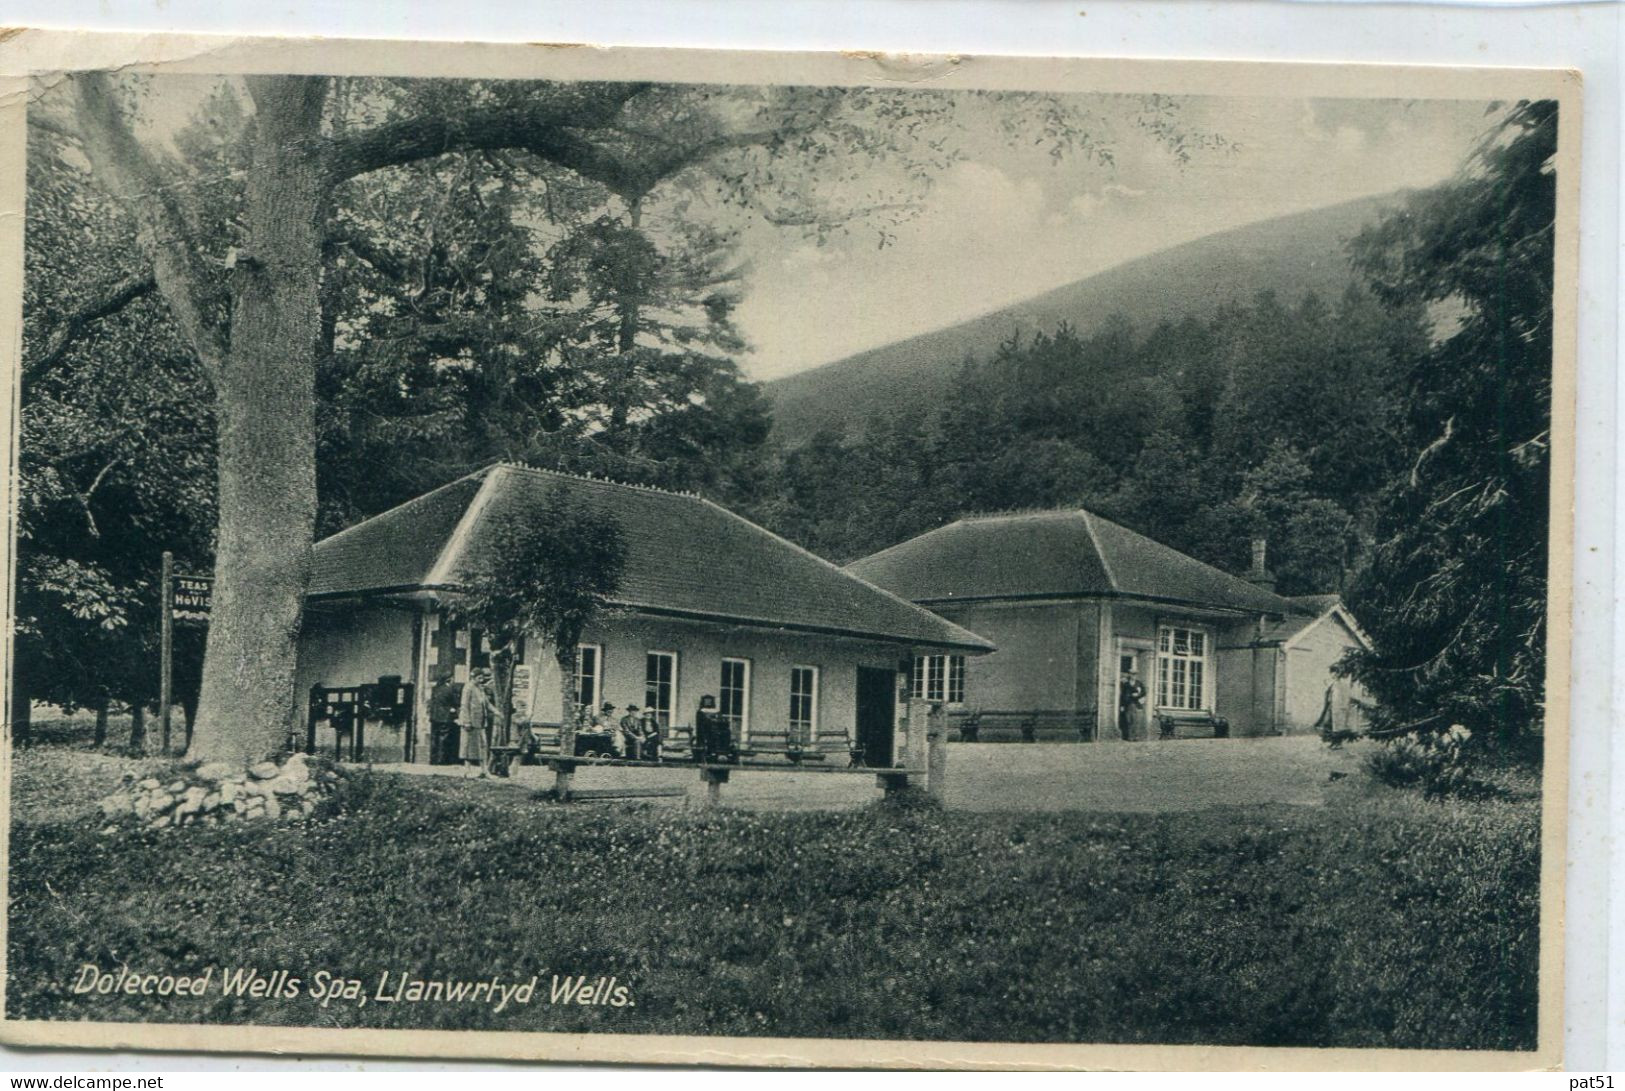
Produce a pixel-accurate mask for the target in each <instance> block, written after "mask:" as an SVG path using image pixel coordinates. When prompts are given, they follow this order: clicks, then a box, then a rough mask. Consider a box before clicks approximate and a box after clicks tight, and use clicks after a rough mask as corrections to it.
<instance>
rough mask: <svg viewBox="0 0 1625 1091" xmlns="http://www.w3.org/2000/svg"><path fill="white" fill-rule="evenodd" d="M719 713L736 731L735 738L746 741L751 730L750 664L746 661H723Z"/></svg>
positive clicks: (718, 695)
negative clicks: (747, 733) (746, 735)
mask: <svg viewBox="0 0 1625 1091" xmlns="http://www.w3.org/2000/svg"><path fill="white" fill-rule="evenodd" d="M717 703H718V704H719V705H720V706H721V708H720V709H719V711H720V712H721V713H722V715H723V716H725V717H727V719H728V724H729V726H731V727H732V728H733V729H734V737H735V738H736V739H739V740H740V741H743V740H744V737H745V733H746V732H747V731H748V730H749V729H750V663H749V662H748V661H747V660H744V659H724V660H723V661H722V684H721V686H720V687H719V692H718V694H717Z"/></svg>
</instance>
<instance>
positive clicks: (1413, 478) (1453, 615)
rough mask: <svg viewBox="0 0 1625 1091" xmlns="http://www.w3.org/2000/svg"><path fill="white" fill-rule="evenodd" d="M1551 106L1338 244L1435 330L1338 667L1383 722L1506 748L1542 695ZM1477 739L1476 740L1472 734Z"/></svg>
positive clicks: (1528, 108) (1527, 111)
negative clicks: (1352, 633) (1492, 739)
mask: <svg viewBox="0 0 1625 1091" xmlns="http://www.w3.org/2000/svg"><path fill="white" fill-rule="evenodd" d="M1557 120H1558V119H1557V104H1556V103H1554V102H1520V103H1518V104H1516V105H1515V106H1513V107H1511V108H1510V109H1508V110H1507V111H1506V113H1505V116H1504V118H1503V119H1502V120H1501V121H1500V123H1499V124H1498V125H1497V126H1496V127H1495V128H1494V130H1493V131H1492V132H1491V133H1490V134H1489V135H1488V136H1487V137H1486V138H1485V139H1484V141H1483V142H1482V144H1481V145H1480V146H1479V147H1478V148H1477V150H1476V151H1475V153H1474V155H1473V157H1472V159H1471V160H1470V162H1469V164H1468V166H1467V168H1466V169H1465V170H1464V171H1463V172H1462V174H1461V175H1460V176H1459V177H1458V178H1456V179H1455V180H1453V181H1451V182H1449V183H1446V184H1445V185H1442V186H1439V187H1437V188H1435V189H1432V190H1428V191H1426V192H1423V193H1420V194H1418V195H1416V196H1415V197H1413V198H1412V199H1411V200H1410V201H1409V203H1408V204H1407V206H1406V208H1405V209H1404V210H1403V212H1401V213H1399V214H1397V215H1394V216H1392V217H1390V218H1388V219H1387V220H1385V221H1383V222H1382V223H1380V224H1379V225H1377V226H1376V227H1374V228H1372V229H1371V230H1369V231H1367V232H1365V233H1364V234H1362V235H1361V236H1360V237H1359V238H1357V239H1356V240H1355V242H1354V248H1353V249H1354V254H1355V256H1356V258H1357V260H1358V262H1359V265H1360V268H1361V269H1362V270H1364V272H1365V274H1366V276H1367V278H1368V279H1369V281H1370V284H1371V287H1372V290H1373V291H1374V292H1375V293H1376V294H1377V295H1378V296H1379V298H1381V299H1383V300H1384V301H1386V302H1388V303H1390V304H1391V305H1393V306H1396V307H1416V306H1423V305H1425V306H1429V307H1431V308H1433V310H1434V313H1435V314H1437V315H1439V316H1440V318H1441V320H1442V326H1443V328H1442V329H1441V330H1440V332H1439V335H1438V337H1437V339H1436V341H1435V342H1434V344H1433V345H1432V347H1431V349H1430V350H1429V351H1428V352H1427V353H1426V354H1424V355H1423V356H1422V357H1420V358H1419V359H1418V360H1417V361H1416V363H1415V366H1414V367H1412V368H1411V369H1410V371H1409V372H1408V374H1406V375H1405V376H1404V391H1405V398H1406V405H1407V407H1408V412H1407V415H1406V419H1405V421H1404V428H1403V436H1404V454H1405V458H1406V462H1407V468H1406V470H1405V471H1404V472H1402V473H1401V474H1400V475H1399V476H1398V479H1397V480H1396V481H1395V482H1394V483H1393V484H1392V486H1391V487H1389V488H1388V489H1386V490H1385V491H1384V493H1383V494H1382V497H1381V500H1380V508H1379V510H1380V516H1379V519H1378V523H1377V532H1376V537H1377V543H1376V548H1375V551H1374V554H1373V557H1372V561H1371V565H1370V568H1369V570H1368V571H1367V573H1366V574H1365V576H1364V578H1362V579H1361V581H1360V583H1359V585H1358V586H1357V587H1356V588H1355V589H1354V594H1353V603H1354V606H1355V608H1356V610H1357V611H1358V613H1359V615H1360V617H1361V620H1362V621H1363V623H1364V624H1365V625H1366V627H1367V628H1368V629H1369V630H1370V632H1371V635H1372V638H1373V640H1374V641H1375V642H1376V645H1377V650H1376V651H1375V652H1373V653H1371V654H1369V655H1360V656H1357V657H1355V658H1354V660H1353V661H1352V663H1351V664H1350V666H1351V669H1352V672H1353V675H1354V677H1356V678H1358V679H1359V680H1360V681H1361V682H1363V683H1364V684H1365V685H1366V686H1367V687H1368V688H1369V689H1370V690H1371V691H1372V692H1373V693H1374V694H1375V695H1376V696H1377V697H1378V698H1379V699H1380V700H1381V702H1382V706H1383V709H1384V714H1385V717H1386V719H1387V720H1388V722H1389V724H1390V726H1398V727H1420V728H1422V729H1433V728H1437V727H1442V726H1447V725H1449V724H1450V723H1453V722H1459V723H1462V724H1464V725H1466V726H1467V727H1469V728H1471V729H1472V730H1473V731H1474V734H1475V737H1483V736H1499V737H1503V738H1504V737H1507V736H1514V735H1517V734H1520V733H1522V732H1525V731H1528V730H1530V728H1531V727H1532V725H1534V724H1536V723H1537V722H1538V721H1539V718H1540V716H1541V710H1542V706H1543V703H1544V698H1545V690H1544V677H1545V655H1546V609H1547V598H1546V595H1547V584H1546V568H1547V559H1548V558H1547V547H1546V539H1547V532H1548V528H1549V525H1550V523H1549V519H1550V515H1549V506H1550V491H1549V474H1550V470H1551V458H1550V449H1551V432H1550V428H1551V384H1552V290H1553V263H1552V256H1553V241H1554V231H1553V224H1554V220H1555V216H1556V194H1557V189H1556V177H1555V174H1554V171H1553V168H1552V157H1553V155H1554V154H1555V152H1556V149H1557ZM1484 729H1489V730H1487V731H1486V730H1484Z"/></svg>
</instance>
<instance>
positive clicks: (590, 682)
mask: <svg viewBox="0 0 1625 1091" xmlns="http://www.w3.org/2000/svg"><path fill="white" fill-rule="evenodd" d="M603 662H604V649H603V648H602V647H601V646H600V645H597V644H577V645H576V678H575V682H576V703H577V704H581V705H585V706H586V707H588V708H595V707H596V706H597V704H598V693H599V690H600V689H601V688H602V687H601V686H600V685H599V678H600V672H601V671H602V668H603Z"/></svg>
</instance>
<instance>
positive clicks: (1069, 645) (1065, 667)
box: [931, 602, 1098, 711]
mask: <svg viewBox="0 0 1625 1091" xmlns="http://www.w3.org/2000/svg"><path fill="white" fill-rule="evenodd" d="M931 609H932V610H933V611H935V612H936V613H938V614H941V615H942V616H943V617H945V618H947V619H948V620H949V621H952V622H954V623H955V624H956V625H961V626H963V627H964V628H966V629H969V630H970V631H971V632H973V633H975V634H977V635H978V636H982V637H986V638H987V639H988V640H991V641H992V642H993V643H994V644H995V645H997V647H998V650H997V651H995V652H993V653H991V654H989V655H984V656H968V657H966V660H965V703H966V704H967V705H970V706H974V707H977V708H981V709H983V710H985V711H1030V710H1035V709H1039V710H1045V711H1056V710H1061V711H1072V710H1077V709H1080V708H1090V707H1092V706H1093V701H1094V694H1093V692H1092V691H1091V687H1090V685H1089V679H1091V678H1092V677H1093V671H1094V663H1095V658H1094V657H1095V654H1096V653H1095V652H1094V651H1092V650H1086V649H1085V648H1084V647H1082V646H1083V645H1090V644H1092V634H1093V633H1094V631H1095V628H1096V626H1097V624H1098V623H1097V621H1096V618H1097V616H1098V607H1097V606H1096V605H1095V604H1093V603H1089V604H1085V605H1082V606H1080V604H1078V603H1075V602H1068V603H1039V604H1031V603H964V604H949V605H935V606H932V607H931ZM1085 615H1087V619H1088V621H1089V624H1088V625H1087V626H1084V625H1083V622H1084V620H1085ZM1080 637H1083V638H1084V639H1081V640H1080ZM1080 671H1081V673H1080ZM1080 682H1081V683H1082V684H1081V685H1080Z"/></svg>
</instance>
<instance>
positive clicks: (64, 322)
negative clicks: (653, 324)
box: [23, 272, 158, 379]
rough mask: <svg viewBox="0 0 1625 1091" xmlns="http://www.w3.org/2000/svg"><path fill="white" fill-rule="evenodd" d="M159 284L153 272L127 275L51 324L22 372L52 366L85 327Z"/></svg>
mask: <svg viewBox="0 0 1625 1091" xmlns="http://www.w3.org/2000/svg"><path fill="white" fill-rule="evenodd" d="M157 286H158V284H157V281H156V280H154V279H153V276H152V273H151V272H144V273H136V274H135V275H133V276H128V277H125V278H124V279H123V280H121V281H119V282H118V283H117V284H115V285H113V286H112V287H111V288H109V289H108V290H107V291H106V292H104V293H103V294H102V295H101V296H100V297H99V298H97V299H95V300H92V301H91V302H90V303H88V304H86V305H85V306H83V307H81V308H79V309H78V310H77V311H74V312H73V313H72V314H69V315H67V316H66V317H64V318H62V319H61V320H59V321H58V322H57V323H56V325H55V326H53V327H52V328H51V332H50V335H49V336H47V337H46V338H45V347H44V348H43V349H41V350H40V351H39V352H38V353H36V354H35V356H34V358H33V359H31V360H25V361H24V362H23V376H24V377H25V378H28V379H34V378H37V377H38V376H39V375H40V374H41V373H43V372H45V371H48V370H50V369H51V368H52V367H54V366H55V365H56V362H57V361H58V360H60V359H61V358H62V354H63V353H65V352H67V350H68V346H69V345H71V344H73V342H74V341H75V340H77V339H78V338H79V337H80V336H81V335H82V334H83V333H84V332H85V329H86V327H88V326H90V325H91V324H92V323H95V322H97V321H99V320H101V319H103V318H106V317H108V316H109V315H114V314H117V313H118V312H119V311H122V310H123V309H124V308H125V307H128V306H129V305H130V304H131V303H133V302H135V301H136V300H137V299H140V298H142V297H143V296H145V295H147V294H148V293H150V292H151V291H152V290H153V289H154V288H156V287H157Z"/></svg>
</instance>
